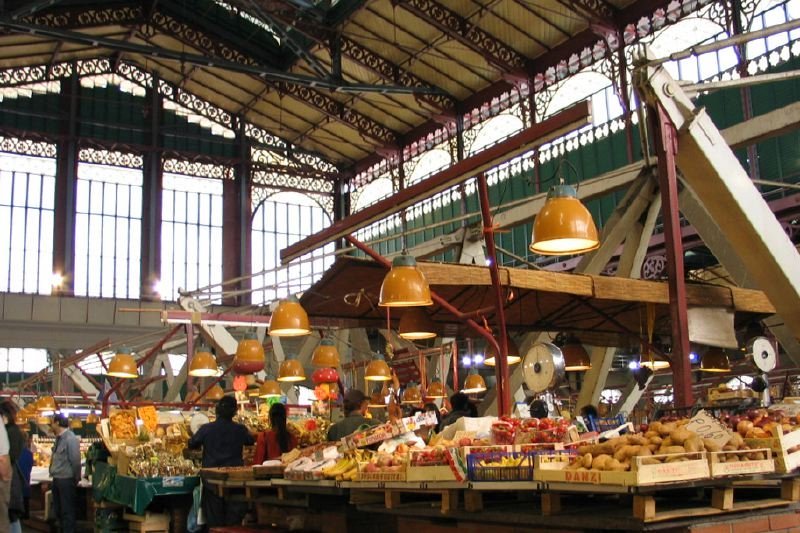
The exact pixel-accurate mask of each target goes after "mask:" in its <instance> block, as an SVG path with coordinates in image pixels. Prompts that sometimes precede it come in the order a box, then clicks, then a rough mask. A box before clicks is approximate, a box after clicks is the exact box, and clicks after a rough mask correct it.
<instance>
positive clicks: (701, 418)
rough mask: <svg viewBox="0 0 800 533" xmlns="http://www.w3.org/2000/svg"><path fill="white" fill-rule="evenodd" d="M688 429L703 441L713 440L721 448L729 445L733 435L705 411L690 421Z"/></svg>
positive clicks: (687, 425)
mask: <svg viewBox="0 0 800 533" xmlns="http://www.w3.org/2000/svg"><path fill="white" fill-rule="evenodd" d="M686 429H687V430H689V431H692V432H694V433H697V434H698V435H699V436H700V437H701V438H703V439H711V440H713V441H714V442H715V443H717V444H718V445H719V446H720V447H722V446H725V445H726V444H728V441H729V440H730V439H731V434H730V433H729V432H728V428H727V427H726V426H725V425H724V424H723V423H722V422H720V421H719V420H717V419H716V418H714V417H713V416H711V415H710V414H708V413H707V412H706V411H705V410H704V409H700V411H699V412H698V413H697V414H696V415H694V416H693V417H692V419H691V420H689V423H688V424H686Z"/></svg>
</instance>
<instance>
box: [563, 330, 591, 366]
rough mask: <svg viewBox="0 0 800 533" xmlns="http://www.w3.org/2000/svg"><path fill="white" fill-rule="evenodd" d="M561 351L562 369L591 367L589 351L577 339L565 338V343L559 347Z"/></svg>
mask: <svg viewBox="0 0 800 533" xmlns="http://www.w3.org/2000/svg"><path fill="white" fill-rule="evenodd" d="M561 353H562V354H564V370H567V371H570V372H577V371H581V370H589V369H590V368H592V362H591V360H590V359H589V353H588V352H587V351H586V348H584V347H583V344H581V343H580V342H579V341H578V340H577V339H573V338H569V339H567V342H566V344H564V347H563V348H561Z"/></svg>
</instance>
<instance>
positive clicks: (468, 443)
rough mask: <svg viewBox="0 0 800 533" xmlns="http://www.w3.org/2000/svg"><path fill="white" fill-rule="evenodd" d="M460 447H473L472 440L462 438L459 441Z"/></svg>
mask: <svg viewBox="0 0 800 533" xmlns="http://www.w3.org/2000/svg"><path fill="white" fill-rule="evenodd" d="M458 445H459V446H461V447H464V446H471V445H472V439H471V438H469V437H461V438H460V439H459V440H458Z"/></svg>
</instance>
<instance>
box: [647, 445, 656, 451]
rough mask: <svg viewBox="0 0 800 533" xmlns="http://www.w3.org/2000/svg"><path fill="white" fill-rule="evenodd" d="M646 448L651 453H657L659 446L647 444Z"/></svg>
mask: <svg viewBox="0 0 800 533" xmlns="http://www.w3.org/2000/svg"><path fill="white" fill-rule="evenodd" d="M647 448H648V449H649V450H650V451H651V452H653V453H658V448H659V446H658V444H648V445H647Z"/></svg>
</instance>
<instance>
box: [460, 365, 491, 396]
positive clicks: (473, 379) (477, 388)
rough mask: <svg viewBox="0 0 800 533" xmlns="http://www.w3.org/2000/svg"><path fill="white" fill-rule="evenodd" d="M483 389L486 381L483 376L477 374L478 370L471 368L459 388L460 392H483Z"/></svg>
mask: <svg viewBox="0 0 800 533" xmlns="http://www.w3.org/2000/svg"><path fill="white" fill-rule="evenodd" d="M485 390H486V381H484V379H483V376H481V375H480V374H478V370H477V369H475V368H473V369H472V370H470V371H469V374H468V375H467V379H466V381H465V382H464V388H463V389H461V392H463V393H465V394H474V393H477V392H483V391H485Z"/></svg>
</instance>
